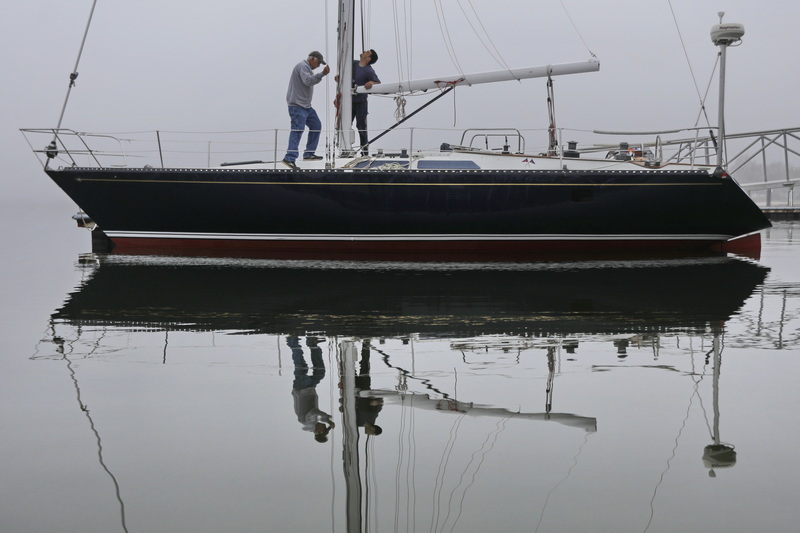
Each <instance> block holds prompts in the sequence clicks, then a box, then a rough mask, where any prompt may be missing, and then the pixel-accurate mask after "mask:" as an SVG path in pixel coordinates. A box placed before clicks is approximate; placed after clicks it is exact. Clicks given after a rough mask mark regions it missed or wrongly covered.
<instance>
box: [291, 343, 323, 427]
mask: <svg viewBox="0 0 800 533" xmlns="http://www.w3.org/2000/svg"><path fill="white" fill-rule="evenodd" d="M317 343H318V340H317V339H316V338H314V337H306V346H308V348H309V350H310V352H311V368H310V369H309V367H308V364H307V363H306V359H305V357H304V356H303V348H302V347H301V346H300V339H299V338H298V337H295V336H290V337H287V338H286V344H287V345H288V346H289V348H291V349H292V361H293V362H294V383H293V384H292V397H293V398H294V412H295V414H297V420H298V421H299V422H300V423H301V424H302V425H303V430H304V431H312V432H314V440H316V441H317V442H327V440H328V433H329V432H330V430H331V429H333V428H334V427H335V424H334V423H333V420H331V415H329V414H328V413H326V412H324V411H321V410H320V409H319V397H318V396H317V385H318V384H319V382H320V381H322V378H324V377H325V361H323V360H322V348H320V347H319V346H318V345H317ZM309 370H311V374H310V375H309Z"/></svg>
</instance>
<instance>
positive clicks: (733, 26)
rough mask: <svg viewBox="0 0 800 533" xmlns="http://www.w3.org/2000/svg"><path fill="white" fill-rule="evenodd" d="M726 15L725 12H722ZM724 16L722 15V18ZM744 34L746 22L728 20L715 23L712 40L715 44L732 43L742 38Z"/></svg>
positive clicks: (726, 44)
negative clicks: (739, 22) (738, 22)
mask: <svg viewBox="0 0 800 533" xmlns="http://www.w3.org/2000/svg"><path fill="white" fill-rule="evenodd" d="M721 14H723V15H724V13H721ZM721 18H722V17H720V19H721ZM743 35H744V24H737V23H735V22H726V23H722V22H720V23H719V24H715V25H714V26H712V28H711V42H713V43H714V44H715V45H717V46H720V45H725V46H728V45H731V44H733V43H736V42H739V41H741V40H742V36H743Z"/></svg>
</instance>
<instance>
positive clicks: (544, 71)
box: [355, 58, 600, 94]
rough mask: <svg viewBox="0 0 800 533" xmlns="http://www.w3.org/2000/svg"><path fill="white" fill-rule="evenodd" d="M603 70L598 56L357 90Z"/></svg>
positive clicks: (379, 90)
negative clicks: (571, 61)
mask: <svg viewBox="0 0 800 533" xmlns="http://www.w3.org/2000/svg"><path fill="white" fill-rule="evenodd" d="M598 70H600V61H599V60H597V59H596V58H592V59H589V60H588V61H581V62H578V63H560V64H557V65H544V66H539V67H523V68H517V69H509V70H496V71H492V72H479V73H476V74H453V75H450V76H444V77H441V78H428V79H424V80H409V81H400V82H396V83H380V84H378V85H373V86H372V88H371V89H365V88H364V87H363V86H362V87H357V88H356V91H355V92H357V93H367V94H395V93H409V92H414V91H427V90H429V89H446V88H447V87H450V86H458V85H476V84H479V83H493V82H498V81H514V80H524V79H530V78H545V77H547V76H548V75H549V76H562V75H565V74H580V73H584V72H596V71H598Z"/></svg>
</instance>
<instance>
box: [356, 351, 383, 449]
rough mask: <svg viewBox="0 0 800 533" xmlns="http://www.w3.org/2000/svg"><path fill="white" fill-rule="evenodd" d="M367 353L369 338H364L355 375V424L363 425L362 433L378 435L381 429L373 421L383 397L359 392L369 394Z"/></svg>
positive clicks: (370, 381)
mask: <svg viewBox="0 0 800 533" xmlns="http://www.w3.org/2000/svg"><path fill="white" fill-rule="evenodd" d="M369 354H370V344H369V340H365V341H364V343H363V344H362V345H361V361H360V364H359V369H358V375H357V376H356V389H357V390H356V424H357V425H358V427H363V428H364V433H366V434H367V435H380V434H381V433H382V432H383V429H381V427H380V426H378V425H377V424H375V421H376V420H377V418H378V413H380V412H381V409H383V398H376V397H374V396H364V397H362V396H361V392H364V393H366V394H369V391H370V390H371V389H372V380H371V379H370V375H369Z"/></svg>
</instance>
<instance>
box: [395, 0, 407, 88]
mask: <svg viewBox="0 0 800 533" xmlns="http://www.w3.org/2000/svg"><path fill="white" fill-rule="evenodd" d="M392 12H393V13H394V16H393V17H392V20H393V23H394V42H395V51H396V53H397V79H398V80H402V81H405V79H406V78H405V76H404V75H403V61H402V57H401V55H402V54H401V52H400V51H401V50H402V48H403V46H402V43H401V32H400V17H399V16H398V13H397V0H392Z"/></svg>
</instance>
